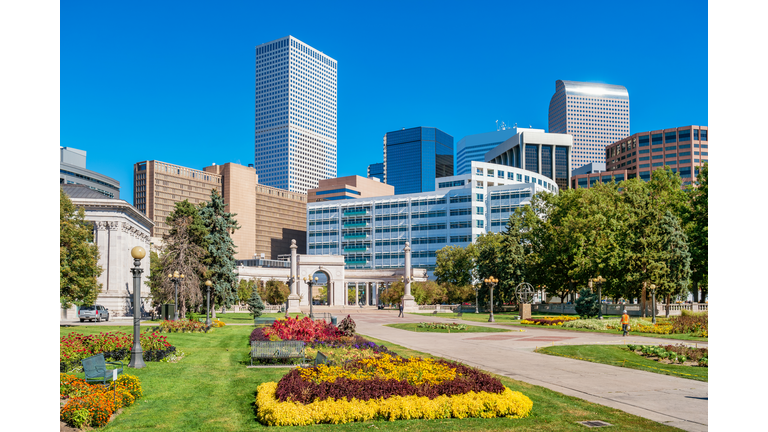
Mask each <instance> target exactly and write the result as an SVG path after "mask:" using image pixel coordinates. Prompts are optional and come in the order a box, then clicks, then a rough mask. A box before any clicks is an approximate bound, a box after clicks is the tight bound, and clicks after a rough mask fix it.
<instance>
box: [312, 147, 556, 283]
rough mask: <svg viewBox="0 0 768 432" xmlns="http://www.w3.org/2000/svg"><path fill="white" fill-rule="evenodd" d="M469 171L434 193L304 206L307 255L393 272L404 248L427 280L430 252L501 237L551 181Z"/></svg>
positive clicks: (478, 165)
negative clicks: (521, 209) (334, 257)
mask: <svg viewBox="0 0 768 432" xmlns="http://www.w3.org/2000/svg"><path fill="white" fill-rule="evenodd" d="M471 171H472V172H471V173H470V174H465V175H461V176H451V177H443V178H439V179H436V180H435V181H434V182H435V184H434V188H435V190H434V191H430V192H420V193H414V194H399V195H390V196H380V197H373V198H359V199H352V200H343V201H325V202H313V203H308V204H307V245H308V246H307V253H308V254H309V255H344V258H345V262H346V268H351V269H359V268H366V269H374V268H399V267H402V266H404V265H405V255H404V253H403V247H404V245H405V242H406V241H407V242H410V243H411V248H412V259H413V266H414V267H419V268H426V269H427V270H428V271H429V272H430V275H431V271H432V270H434V268H435V262H436V253H437V251H438V250H440V249H442V248H443V247H445V246H447V245H457V246H467V245H468V244H470V243H471V242H473V241H475V239H477V237H478V236H480V235H481V234H484V233H486V232H488V231H491V232H500V231H503V230H504V229H505V227H506V224H507V221H508V220H509V216H510V215H511V214H512V212H514V211H515V209H517V208H518V207H520V206H524V205H528V204H530V200H531V197H532V196H533V194H535V193H537V192H540V191H548V192H550V193H558V192H559V188H558V187H557V185H556V184H555V183H554V182H552V180H551V179H549V178H547V177H546V176H544V175H541V174H537V173H533V172H530V171H527V170H525V169H521V168H516V167H506V166H502V165H496V164H490V163H483V162H472V164H471Z"/></svg>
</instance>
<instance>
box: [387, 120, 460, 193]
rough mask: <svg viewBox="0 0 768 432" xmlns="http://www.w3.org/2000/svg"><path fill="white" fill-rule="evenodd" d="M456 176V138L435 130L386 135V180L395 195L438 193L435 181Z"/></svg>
mask: <svg viewBox="0 0 768 432" xmlns="http://www.w3.org/2000/svg"><path fill="white" fill-rule="evenodd" d="M452 175H453V137H452V136H450V135H448V134H447V133H445V132H443V131H441V130H440V129H437V128H433V127H415V128H411V129H402V130H399V131H394V132H387V133H386V134H384V179H385V183H387V184H389V185H392V186H394V187H395V193H396V194H398V195H400V194H407V193H416V192H429V191H433V190H435V179H436V178H438V177H449V176H452Z"/></svg>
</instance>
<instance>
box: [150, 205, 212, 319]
mask: <svg viewBox="0 0 768 432" xmlns="http://www.w3.org/2000/svg"><path fill="white" fill-rule="evenodd" d="M176 204H179V203H176ZM169 220H170V221H171V223H172V224H173V225H171V226H172V229H171V231H170V233H169V234H166V235H165V236H164V240H165V253H164V254H163V256H162V258H161V262H162V266H163V274H166V275H167V274H173V272H176V271H177V272H179V273H180V274H183V275H184V278H183V279H182V280H181V282H179V304H178V305H177V306H176V307H177V308H179V310H180V316H185V314H186V310H187V305H189V306H190V307H195V306H197V305H199V304H201V303H202V290H201V288H200V283H201V276H202V275H204V274H205V266H204V265H203V263H202V260H203V258H204V257H205V250H203V248H201V247H200V246H199V245H198V244H197V243H195V242H193V241H192V238H193V237H192V227H193V223H194V217H193V216H184V217H177V218H173V219H170V217H169ZM162 295H163V297H164V298H167V299H175V287H174V284H173V282H172V281H171V280H170V278H168V277H164V278H163V282H162Z"/></svg>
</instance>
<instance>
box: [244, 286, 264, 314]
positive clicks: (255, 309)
mask: <svg viewBox="0 0 768 432" xmlns="http://www.w3.org/2000/svg"><path fill="white" fill-rule="evenodd" d="M264 308H265V306H264V302H263V301H262V300H261V296H260V295H259V292H258V290H256V289H254V290H253V291H251V298H249V299H248V310H249V311H250V312H251V315H253V317H254V318H258V317H260V316H261V313H262V311H263V310H264Z"/></svg>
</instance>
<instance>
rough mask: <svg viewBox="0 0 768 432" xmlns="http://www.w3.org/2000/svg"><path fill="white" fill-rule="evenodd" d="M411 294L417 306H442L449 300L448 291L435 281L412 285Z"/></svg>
mask: <svg viewBox="0 0 768 432" xmlns="http://www.w3.org/2000/svg"><path fill="white" fill-rule="evenodd" d="M411 294H412V295H413V298H414V300H415V301H416V303H417V304H420V305H425V304H440V303H442V302H444V301H446V300H447V298H448V297H447V295H446V290H445V287H444V286H443V285H442V284H438V283H437V282H435V281H426V282H413V283H411Z"/></svg>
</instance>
